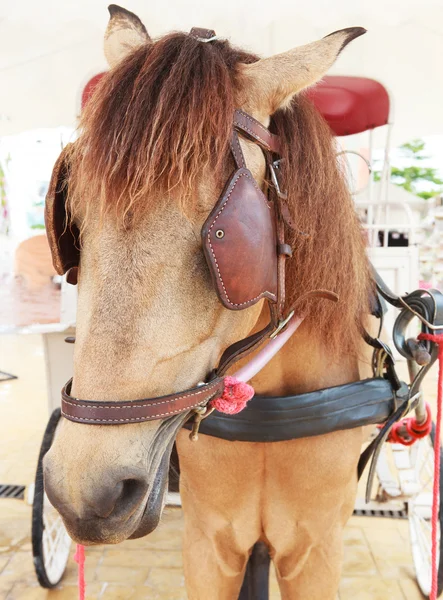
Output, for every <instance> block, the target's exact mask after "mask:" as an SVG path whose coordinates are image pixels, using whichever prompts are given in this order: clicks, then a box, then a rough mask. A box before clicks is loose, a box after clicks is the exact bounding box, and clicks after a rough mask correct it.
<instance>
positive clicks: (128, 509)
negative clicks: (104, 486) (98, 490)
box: [107, 479, 148, 518]
mask: <svg viewBox="0 0 443 600" xmlns="http://www.w3.org/2000/svg"><path fill="white" fill-rule="evenodd" d="M116 490H118V492H119V493H118V495H117V496H116V495H114V498H115V501H114V506H113V509H112V511H111V513H110V514H109V515H107V516H111V515H112V516H113V517H124V518H129V517H131V516H132V515H133V514H134V512H135V511H136V510H137V508H138V507H139V506H140V503H141V502H142V500H143V498H144V497H145V495H146V492H147V491H148V485H147V483H146V482H144V481H143V480H140V479H124V480H123V481H120V482H119V484H118V486H116Z"/></svg>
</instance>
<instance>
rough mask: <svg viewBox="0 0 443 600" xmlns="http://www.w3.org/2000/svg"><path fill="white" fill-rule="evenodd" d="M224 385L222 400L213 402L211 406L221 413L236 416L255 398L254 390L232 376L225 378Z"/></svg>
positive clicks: (217, 399)
mask: <svg viewBox="0 0 443 600" xmlns="http://www.w3.org/2000/svg"><path fill="white" fill-rule="evenodd" d="M224 384H225V389H224V390H223V394H222V395H221V396H220V398H216V399H215V400H213V401H212V402H211V406H213V407H214V408H215V409H216V410H218V411H219V412H222V413H225V414H227V415H235V414H236V413H239V412H240V411H241V410H243V409H244V408H245V406H246V404H247V402H248V401H249V400H250V399H251V398H252V397H253V396H254V394H255V391H254V388H253V387H252V386H251V385H248V384H247V383H244V382H243V381H240V380H239V379H237V378H236V377H231V376H228V377H225V380H224Z"/></svg>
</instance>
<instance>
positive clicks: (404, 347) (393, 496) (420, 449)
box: [31, 76, 443, 598]
mask: <svg viewBox="0 0 443 600" xmlns="http://www.w3.org/2000/svg"><path fill="white" fill-rule="evenodd" d="M99 79H100V76H96V77H94V78H93V79H92V80H91V82H89V84H88V85H87V86H86V88H85V92H84V94H83V98H82V99H83V101H84V102H86V101H87V98H88V97H89V95H90V94H91V93H93V88H94V85H96V83H97V82H98V80H99ZM310 96H311V99H312V101H313V102H314V104H315V105H316V106H317V108H318V109H319V110H320V112H321V113H322V114H323V116H324V117H325V119H326V120H327V122H328V123H329V125H330V127H331V129H332V130H333V132H334V134H335V135H336V136H337V137H342V136H352V135H356V134H361V133H363V132H369V136H370V143H369V146H370V151H369V154H367V155H365V154H362V153H360V152H356V151H354V150H352V151H351V152H353V153H354V155H355V156H358V157H360V158H361V160H362V161H363V163H364V164H365V165H367V167H368V169H369V172H370V169H371V164H372V145H373V144H372V141H373V140H372V136H373V133H372V132H373V130H374V129H376V128H377V129H378V128H381V127H385V128H386V129H387V140H386V149H385V156H384V167H383V171H382V178H381V192H378V193H377V194H375V188H374V179H373V177H372V176H371V175H369V177H368V180H367V189H368V193H367V195H366V197H365V199H364V200H361V196H360V195H359V194H358V193H356V194H355V202H356V206H357V210H358V212H359V214H360V216H361V219H362V222H363V225H364V228H365V229H366V231H367V237H368V247H369V248H368V252H369V254H370V256H371V259H372V261H373V263H374V265H375V267H376V269H377V270H378V271H379V272H380V273H381V275H382V277H383V278H384V279H386V280H388V281H389V283H390V284H391V286H392V287H393V291H394V292H395V296H394V294H392V297H396V296H397V295H398V296H400V295H401V294H404V293H405V292H406V291H407V290H410V289H416V287H417V284H418V254H417V248H416V247H415V246H414V245H413V236H414V234H415V231H416V228H417V224H416V223H414V222H413V221H412V220H411V218H410V214H409V213H408V210H407V207H403V208H404V210H405V213H406V217H407V219H406V223H405V222H403V223H402V224H400V225H399V224H396V223H394V224H390V223H389V211H390V209H391V208H392V204H391V203H390V202H389V197H388V195H387V193H386V190H387V185H388V181H389V139H390V130H391V128H392V118H391V116H390V100H389V95H388V93H387V91H386V89H385V88H384V87H383V86H382V85H381V84H380V83H378V82H376V81H374V80H370V79H365V78H359V77H334V76H329V77H325V79H324V80H323V81H322V83H320V84H319V85H318V86H317V87H316V88H315V89H314V90H313V91H311V92H310ZM347 152H349V150H348V151H347ZM341 153H342V152H340V154H341ZM393 230H394V231H396V232H398V231H401V232H403V231H406V232H408V233H409V240H410V244H409V245H408V246H405V247H403V248H401V249H399V248H395V249H394V248H392V247H390V246H389V234H390V232H391V231H393ZM380 242H381V243H380ZM386 295H387V296H389V291H388V292H386ZM62 297H63V299H64V300H63V302H64V307H65V313H63V314H64V315H65V322H66V323H67V324H68V323H69V324H72V323H73V322H74V320H75V288H73V287H71V286H70V285H69V284H68V283H67V282H66V280H64V281H63V283H62ZM400 308H403V310H402V312H401V313H400V317H399V318H398V319H397V321H396V325H395V327H394V322H393V321H394V320H393V317H392V316H391V315H389V316H388V322H389V323H390V324H391V325H392V326H393V327H394V344H395V345H396V348H397V351H398V356H401V357H402V360H404V359H406V360H407V363H408V367H409V370H410V375H411V385H413V386H415V387H414V394H413V404H414V406H415V408H414V410H415V414H416V419H417V422H418V423H423V422H424V421H426V420H427V418H428V416H427V412H426V405H425V402H424V398H423V394H422V393H421V392H420V386H419V383H420V381H421V376H420V377H419V378H418V379H415V378H416V376H417V367H416V362H415V360H413V357H414V356H415V355H414V349H412V350H411V348H410V346H408V341H407V340H406V338H405V329H406V327H407V326H409V321H410V319H409V317H408V315H410V313H408V310H407V309H406V308H404V307H401V306H400ZM382 312H383V311H382ZM405 315H406V316H405ZM419 316H420V315H419ZM421 316H423V315H421ZM423 318H424V317H423ZM67 333H69V334H71V333H72V332H71V331H69V332H67ZM67 333H66V332H57V333H53V334H50V335H48V336H46V339H45V350H46V359H47V365H48V371H47V372H48V378H49V388H50V393H51V398H50V407H51V410H52V411H53V412H52V414H51V417H50V420H49V423H48V427H47V430H46V432H45V435H44V439H43V443H42V448H41V453H40V456H39V464H38V467H37V474H36V481H35V486H34V493H33V494H31V502H32V503H33V521H32V537H33V554H34V563H35V567H36V573H37V577H38V580H39V582H40V584H41V585H42V586H43V587H47V588H51V587H54V586H56V585H57V583H58V582H59V581H60V579H61V578H62V576H63V572H64V569H65V566H66V563H67V560H68V556H69V547H70V540H69V537H68V535H67V533H66V530H65V528H64V526H63V523H62V521H61V518H60V517H59V516H58V515H57V513H56V512H55V511H54V509H53V508H52V507H51V505H50V503H49V502H48V500H47V498H46V495H45V493H44V489H43V477H42V460H43V457H44V455H45V453H46V452H47V450H48V449H49V447H50V445H51V441H52V439H53V436H54V433H55V430H56V427H57V423H58V420H59V418H60V409H59V408H58V404H59V395H60V388H61V387H62V385H61V384H62V382H64V381H65V380H66V379H67V378H68V376H70V371H71V365H70V357H71V356H72V346H71V345H69V344H68V345H67V344H65V341H66V342H72V341H73V340H72V337H71V335H68V337H66V336H67ZM65 337H66V340H64V338H65ZM411 352H412V354H411ZM432 358H433V359H434V360H435V358H436V356H435V355H433V357H432ZM426 370H427V368H426ZM413 381H415V383H413ZM376 433H377V430H376V431H375V433H374V436H373V437H374V438H375V437H376ZM405 439H407V435H406V438H405ZM433 443H434V429H432V431H431V433H430V434H429V435H426V436H425V437H423V438H421V439H419V440H418V441H417V442H416V443H415V444H414V445H403V444H401V443H389V444H388V443H384V444H383V445H382V446H381V450H380V453H379V455H378V460H377V463H376V475H377V479H378V484H377V488H376V492H375V496H371V498H367V502H366V503H362V502H361V501H358V502H357V505H356V509H355V512H356V514H368V515H370V514H376V515H386V516H397V517H401V518H404V517H407V518H408V519H409V523H410V533H411V542H412V553H413V556H412V559H413V562H414V567H415V570H416V576H417V581H418V584H419V586H420V589H421V590H422V592H423V594H424V595H425V596H428V595H429V593H430V589H431V583H430V580H431V569H430V567H431V554H430V516H431V504H432V493H431V492H430V489H431V487H432V482H433V476H432V470H433V461H434V459H433V455H432V452H431V450H432V448H433ZM368 500H369V501H368ZM439 564H440V563H439ZM442 584H443V572H442V569H441V565H440V568H439V590H440V589H441V585H442ZM246 593H247V592H246V591H243V592H242V594H246ZM241 597H242V598H243V597H245V598H246V595H243V596H241Z"/></svg>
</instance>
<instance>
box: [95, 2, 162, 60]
mask: <svg viewBox="0 0 443 600" xmlns="http://www.w3.org/2000/svg"><path fill="white" fill-rule="evenodd" d="M108 10H109V14H110V18H109V23H108V27H107V29H106V33H105V43H104V50H105V56H106V60H107V61H108V64H109V66H110V67H111V68H112V67H114V66H115V65H116V64H117V63H119V62H120V61H121V60H122V59H123V58H125V57H126V56H127V55H128V54H130V53H131V52H132V51H133V50H135V48H137V47H138V46H141V45H142V44H146V43H148V42H150V41H151V38H150V37H149V35H148V32H147V31H146V28H145V26H144V25H143V23H142V22H141V21H140V19H139V18H138V17H137V15H134V13H132V12H130V11H129V10H126V8H122V7H121V6H117V5H116V4H111V5H110V6H108Z"/></svg>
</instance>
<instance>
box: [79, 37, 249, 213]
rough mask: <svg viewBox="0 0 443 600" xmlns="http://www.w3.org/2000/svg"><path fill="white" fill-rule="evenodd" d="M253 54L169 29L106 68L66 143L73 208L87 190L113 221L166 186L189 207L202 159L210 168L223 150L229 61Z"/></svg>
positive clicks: (228, 125)
mask: <svg viewBox="0 0 443 600" xmlns="http://www.w3.org/2000/svg"><path fill="white" fill-rule="evenodd" d="M254 60H257V59H256V57H254V56H253V55H251V54H247V53H245V52H242V51H240V50H237V49H235V48H233V47H232V46H231V45H230V44H229V43H228V42H227V41H215V42H212V43H210V44H204V43H201V42H200V41H198V40H196V39H195V38H194V37H192V36H190V35H187V34H183V33H173V34H170V35H167V36H165V37H163V38H161V39H159V40H158V41H156V42H154V43H147V44H145V45H142V46H141V47H140V48H138V49H137V50H136V51H135V52H133V53H132V54H130V55H129V56H128V57H127V58H126V59H125V60H123V61H122V62H121V63H120V64H119V65H118V66H117V67H116V68H114V69H112V70H111V71H109V72H108V73H106V74H105V75H104V76H103V78H102V80H101V81H100V83H99V85H98V86H97V88H96V89H95V91H94V94H93V96H92V97H91V99H90V100H89V102H88V104H87V106H86V108H85V110H84V113H83V115H82V118H81V121H80V127H79V128H80V131H81V134H80V137H79V139H78V140H77V142H76V143H75V144H74V145H73V149H72V152H71V159H70V163H71V174H70V179H69V196H70V198H69V202H70V208H71V212H72V213H73V214H74V216H75V213H76V210H78V209H79V208H81V209H82V210H81V211H79V212H81V213H82V214H83V215H84V214H85V212H87V208H88V207H87V203H88V202H89V201H90V199H91V198H92V199H93V201H94V203H97V202H98V203H99V211H100V213H101V214H102V215H104V214H105V213H112V214H113V215H114V216H115V218H116V219H117V220H120V221H122V222H123V223H125V222H126V221H127V220H128V219H129V220H131V219H133V218H137V215H138V214H140V213H143V212H145V211H146V210H147V209H148V208H149V205H148V203H149V202H150V201H151V202H152V201H155V198H159V197H163V198H164V197H165V196H166V197H168V196H170V195H171V193H173V195H174V198H180V202H181V203H182V204H183V208H190V207H192V202H193V200H194V199H195V196H196V194H195V193H193V192H194V191H195V186H196V185H197V184H198V180H199V177H200V176H201V174H202V172H204V171H205V169H206V168H207V167H210V168H211V171H212V173H213V174H214V175H215V176H216V177H217V175H220V172H221V170H222V167H223V165H224V164H225V161H226V157H227V155H228V147H229V142H230V137H231V134H232V120H233V113H234V109H235V108H236V106H235V104H236V102H235V93H236V87H237V77H238V73H237V65H238V64H239V63H246V62H252V61H254ZM85 204H86V206H84V205H85ZM82 205H83V206H82ZM85 209H86V211H85Z"/></svg>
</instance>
